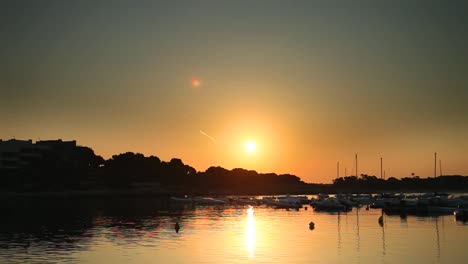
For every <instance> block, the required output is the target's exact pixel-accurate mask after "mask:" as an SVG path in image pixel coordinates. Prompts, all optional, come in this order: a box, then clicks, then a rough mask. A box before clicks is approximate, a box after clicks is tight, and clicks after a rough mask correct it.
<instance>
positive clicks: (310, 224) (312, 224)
mask: <svg viewBox="0 0 468 264" xmlns="http://www.w3.org/2000/svg"><path fill="white" fill-rule="evenodd" d="M314 228H315V224H314V222H310V223H309V229H310V230H314Z"/></svg>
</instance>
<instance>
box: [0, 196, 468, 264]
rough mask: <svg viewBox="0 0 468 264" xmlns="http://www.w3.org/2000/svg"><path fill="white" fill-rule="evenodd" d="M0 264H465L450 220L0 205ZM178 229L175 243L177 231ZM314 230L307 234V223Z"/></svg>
mask: <svg viewBox="0 0 468 264" xmlns="http://www.w3.org/2000/svg"><path fill="white" fill-rule="evenodd" d="M1 209H2V211H3V213H2V220H1V227H0V262H1V263H24V262H27V263H47V262H51V263H55V262H60V263H67V262H69V263H466V260H467V259H468V250H467V246H466V245H467V242H468V225H466V224H464V223H462V222H456V221H455V220H454V217H453V216H451V215H449V216H439V217H416V216H408V217H406V218H401V217H400V216H388V215H384V226H383V227H381V226H380V225H379V224H378V218H379V216H380V215H381V211H380V210H377V209H370V210H369V211H366V210H365V209H364V208H362V209H359V210H356V209H354V210H353V211H351V212H348V213H341V214H330V213H318V212H314V211H313V210H312V209H311V208H308V210H304V209H301V210H299V211H295V210H291V211H287V210H284V209H282V210H279V209H271V208H267V207H262V206H260V207H255V208H254V211H253V213H249V212H248V210H247V208H246V207H241V206H239V207H234V206H224V207H219V206H218V207H213V206H205V207H201V206H197V207H190V206H189V207H185V208H182V207H180V206H177V207H174V206H171V205H168V204H166V203H165V202H163V201H159V200H154V199H130V200H129V199H112V200H109V199H107V200H60V199H49V200H44V199H39V200H37V199H35V200H26V201H25V200H21V201H16V200H15V201H4V202H2V207H1ZM177 221H178V222H179V223H180V226H181V229H180V231H179V233H176V232H175V231H174V224H175V222H177ZM311 221H313V222H314V223H315V230H312V231H311V230H309V228H308V227H309V222H311Z"/></svg>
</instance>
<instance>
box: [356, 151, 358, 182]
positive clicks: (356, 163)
mask: <svg viewBox="0 0 468 264" xmlns="http://www.w3.org/2000/svg"><path fill="white" fill-rule="evenodd" d="M356 177H358V174H357V154H356Z"/></svg>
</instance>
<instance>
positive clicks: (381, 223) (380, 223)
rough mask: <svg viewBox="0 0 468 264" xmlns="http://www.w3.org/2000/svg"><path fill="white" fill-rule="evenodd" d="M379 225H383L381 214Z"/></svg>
mask: <svg viewBox="0 0 468 264" xmlns="http://www.w3.org/2000/svg"><path fill="white" fill-rule="evenodd" d="M379 225H380V226H383V216H382V215H381V216H380V217H379Z"/></svg>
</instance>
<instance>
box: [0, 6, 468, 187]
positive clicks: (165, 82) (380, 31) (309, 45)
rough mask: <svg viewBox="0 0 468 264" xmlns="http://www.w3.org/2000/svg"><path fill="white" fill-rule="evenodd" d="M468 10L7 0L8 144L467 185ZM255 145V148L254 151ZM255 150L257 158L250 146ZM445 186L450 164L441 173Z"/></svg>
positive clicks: (0, 34)
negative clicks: (452, 177)
mask: <svg viewBox="0 0 468 264" xmlns="http://www.w3.org/2000/svg"><path fill="white" fill-rule="evenodd" d="M467 12H468V4H467V2H466V1H273V0H271V1H261V0H258V1H202V0H201V1H21V0H20V1H2V2H1V3H0V39H1V41H0V58H1V59H0V138H1V139H4V140H5V139H10V138H16V139H32V140H39V139H58V138H60V139H64V140H77V143H78V144H79V145H85V146H89V147H91V148H93V149H94V151H95V152H96V154H98V155H101V156H103V157H104V158H109V157H111V156H112V155H114V154H118V153H123V152H126V151H133V152H140V153H143V154H145V155H155V156H158V157H159V158H161V159H162V160H170V159H171V158H180V159H182V160H183V162H184V163H186V164H189V165H191V166H193V167H194V168H195V169H197V170H198V171H204V170H206V169H207V168H208V167H210V166H222V167H225V168H227V169H232V168H246V169H252V170H256V171H258V172H275V173H291V174H295V175H297V176H299V177H301V179H302V180H304V181H305V182H323V183H329V182H331V181H332V180H333V179H334V178H335V177H336V173H337V162H340V176H344V173H345V169H346V172H347V175H349V174H351V172H354V170H355V165H354V164H355V163H354V158H355V154H357V155H358V174H361V173H366V174H369V175H376V176H378V177H380V158H381V157H382V158H383V167H384V170H385V173H386V176H387V178H388V177H392V176H393V177H397V178H401V177H406V176H409V175H410V174H411V173H415V175H419V176H421V177H428V176H433V174H434V172H433V171H434V152H437V153H438V158H437V159H438V161H437V163H439V159H440V161H441V164H442V173H443V174H445V175H448V174H462V175H468V153H467V150H468V138H467V135H468V74H467V73H468V63H467V61H468V48H467V47H468V16H467V15H466V14H467ZM249 141H250V142H253V143H250V145H249V147H250V150H251V151H248V150H247V149H246V147H245V145H246V143H247V142H249ZM252 144H253V145H255V149H252ZM437 174H439V168H438V169H437Z"/></svg>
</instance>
